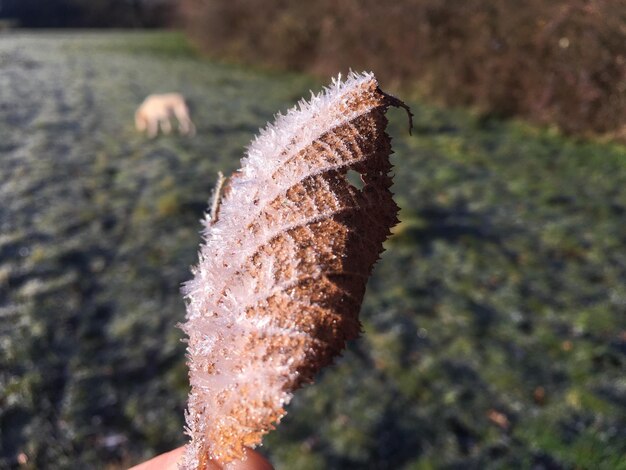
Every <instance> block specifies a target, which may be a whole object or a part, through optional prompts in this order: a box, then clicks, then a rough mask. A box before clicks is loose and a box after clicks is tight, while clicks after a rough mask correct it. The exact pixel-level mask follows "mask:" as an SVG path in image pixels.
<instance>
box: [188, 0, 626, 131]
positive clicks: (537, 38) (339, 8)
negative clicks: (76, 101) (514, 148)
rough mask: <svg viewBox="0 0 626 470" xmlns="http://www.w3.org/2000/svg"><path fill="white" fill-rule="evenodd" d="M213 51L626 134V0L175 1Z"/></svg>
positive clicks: (570, 127) (575, 127)
mask: <svg viewBox="0 0 626 470" xmlns="http://www.w3.org/2000/svg"><path fill="white" fill-rule="evenodd" d="M179 14H180V16H181V19H182V22H183V25H184V27H185V28H186V30H187V31H188V33H189V34H190V36H191V37H192V38H193V39H194V40H195V41H196V43H197V44H199V45H200V46H201V47H203V48H204V49H205V50H206V51H207V52H209V53H210V54H213V55H216V56H219V57H224V58H227V59H235V60H239V61H244V62H248V63H258V64H263V65H268V66H272V67H281V68H290V69H297V70H307V71H312V72H314V73H316V74H321V75H330V74H336V73H337V72H338V71H342V70H346V69H348V68H353V69H355V70H360V69H371V70H374V71H375V72H376V74H377V75H378V77H379V78H380V79H381V80H382V81H383V82H385V84H386V86H387V87H389V84H390V82H392V83H391V84H392V85H393V86H397V85H410V86H414V85H415V84H417V86H418V87H419V89H420V90H421V91H423V92H424V93H426V94H428V95H430V96H432V97H435V98H437V99H438V100H440V101H442V102H444V103H445V104H448V105H471V106H475V107H476V108H477V109H479V110H480V111H482V112H484V113H487V114H495V115H499V116H512V115H521V116H523V117H526V118H528V119H530V120H532V121H535V122H538V123H541V124H552V123H555V124H557V125H558V126H559V127H560V128H561V129H563V130H564V131H566V132H568V133H578V134H589V133H608V134H610V135H612V136H614V137H620V138H626V0H596V1H585V0H547V1H546V0H527V1H526V2H518V1H516V0H499V1H496V2H491V1H488V0H433V1H423V0H397V1H394V2H381V1H377V0H343V1H341V2H335V1H333V0H320V1H317V2H299V1H296V0H293V1H290V0H180V2H179Z"/></svg>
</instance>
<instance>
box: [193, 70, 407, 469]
mask: <svg viewBox="0 0 626 470" xmlns="http://www.w3.org/2000/svg"><path fill="white" fill-rule="evenodd" d="M389 106H402V107H405V108H406V106H405V105H404V104H403V103H402V102H401V101H399V100H397V99H396V98H393V97H391V96H389V95H386V94H385V93H383V92H382V91H381V90H380V89H379V88H378V84H377V82H376V79H375V77H374V76H373V74H371V73H364V74H350V76H349V77H348V78H347V80H346V81H344V82H342V81H341V80H340V78H339V79H335V80H333V82H332V84H331V85H330V86H329V87H328V88H326V89H325V90H324V92H323V93H320V94H318V95H312V97H311V99H310V101H308V102H306V101H300V102H299V103H298V105H297V107H294V108H293V109H291V110H290V111H289V112H288V113H287V114H286V115H280V114H279V115H277V116H276V120H275V122H274V123H273V124H268V126H267V127H266V128H265V129H263V130H262V131H261V132H260V134H259V136H258V137H256V138H255V139H254V141H253V142H252V143H251V145H250V146H249V148H248V151H247V155H246V156H245V157H244V158H243V159H242V162H241V169H240V170H239V171H238V172H237V173H235V175H234V176H233V177H231V178H230V180H229V181H228V182H227V183H226V184H225V187H224V189H223V191H222V194H220V192H219V190H218V191H217V194H216V196H215V197H216V199H214V203H213V204H212V207H211V214H210V216H208V217H207V219H206V220H205V222H204V223H205V228H204V232H203V235H204V239H205V242H204V244H203V245H202V246H201V248H200V253H199V263H198V265H197V266H196V267H195V268H194V271H193V272H194V275H195V276H194V278H193V279H192V280H191V281H189V282H187V283H186V284H185V286H184V288H183V293H184V295H185V297H186V300H187V317H186V322H185V324H184V325H183V329H184V331H185V333H186V334H187V335H188V337H189V342H188V364H189V370H190V372H189V377H190V382H191V392H190V394H189V403H188V411H187V414H186V418H187V433H188V434H189V436H190V438H191V442H190V443H189V444H188V446H187V451H186V455H185V460H184V463H183V464H182V467H183V468H188V469H202V468H205V467H206V466H207V462H209V461H210V460H215V461H217V462H220V463H228V462H230V461H232V460H236V459H241V458H242V457H243V447H244V446H251V447H254V446H256V445H258V444H260V442H261V439H262V436H263V435H264V434H266V433H267V432H269V431H270V430H272V429H273V428H274V425H275V424H276V423H278V422H279V421H280V419H281V418H282V417H283V416H284V415H285V410H284V406H286V405H287V404H288V403H289V401H290V400H291V397H292V393H293V391H294V390H295V389H297V388H298V387H300V386H302V385H303V384H305V383H307V382H311V381H312V380H313V377H314V376H315V374H316V373H317V372H318V371H319V370H320V368H322V367H323V366H325V365H327V364H329V363H330V362H332V360H333V358H334V357H335V356H337V355H338V354H339V353H340V352H341V350H342V349H344V347H345V343H346V341H347V340H349V339H353V338H356V337H357V336H358V335H359V331H360V323H359V320H358V313H359V310H360V308H361V302H362V300H363V295H364V293H365V285H366V283H367V279H368V277H369V275H370V272H371V270H372V267H373V265H374V263H375V262H376V260H377V259H378V257H379V255H380V253H381V252H382V250H383V248H382V244H383V242H384V241H385V239H386V238H387V237H388V235H389V233H390V232H389V230H390V228H391V227H392V226H393V225H395V223H396V222H397V218H396V215H397V211H398V208H397V206H396V204H395V203H394V201H393V199H392V194H391V192H390V190H389V187H390V186H391V183H392V181H391V177H390V176H389V171H390V169H391V164H390V162H389V155H390V153H391V143H390V138H389V136H388V135H387V134H386V133H385V128H386V126H387V118H386V117H385V113H386V111H387V109H388V107H389ZM406 109H407V111H408V108H406ZM409 116H410V113H409ZM348 171H350V172H351V173H354V172H357V173H358V174H359V175H360V178H361V181H362V184H358V186H359V188H360V189H359V188H357V187H356V186H355V185H352V184H351V183H350V181H349V179H348V178H347V173H348Z"/></svg>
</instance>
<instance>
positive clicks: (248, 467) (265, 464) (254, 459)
mask: <svg viewBox="0 0 626 470" xmlns="http://www.w3.org/2000/svg"><path fill="white" fill-rule="evenodd" d="M224 470H274V467H273V466H272V464H271V463H269V461H268V460H267V459H266V458H265V457H263V456H262V455H261V454H259V453H258V452H257V451H255V450H252V449H246V458H245V459H244V460H238V461H235V462H231V463H229V464H227V465H224Z"/></svg>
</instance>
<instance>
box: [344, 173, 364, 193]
mask: <svg viewBox="0 0 626 470" xmlns="http://www.w3.org/2000/svg"><path fill="white" fill-rule="evenodd" d="M346 179H347V180H348V183H350V184H351V185H352V186H354V187H355V188H356V189H358V190H359V191H361V190H362V189H363V187H364V186H365V183H363V179H362V178H361V173H359V172H358V171H355V170H348V172H347V173H346Z"/></svg>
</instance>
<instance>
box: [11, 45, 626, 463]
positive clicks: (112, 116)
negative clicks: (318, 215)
mask: <svg viewBox="0 0 626 470" xmlns="http://www.w3.org/2000/svg"><path fill="white" fill-rule="evenodd" d="M320 85H321V83H319V82H317V81H316V80H314V79H312V78H310V77H307V76H303V75H296V74H278V73H274V74H270V73H266V72H259V71H256V70H254V69H249V68H242V67H234V66H229V65H223V64H219V63H214V62H209V61H206V60H203V59H199V58H197V57H196V56H195V54H194V53H193V51H192V50H190V49H189V48H188V47H187V45H186V43H185V42H184V41H183V40H182V39H181V37H180V36H178V35H175V34H169V33H168V34H165V33H141V34H138V33H137V34H131V33H123V34H122V33H109V34H103V33H97V34H96V33H80V34H74V35H71V34H60V33H45V34H44V33H42V34H26V33H21V34H11V35H4V36H2V38H1V39H0V196H1V200H2V204H1V205H0V468H12V467H16V466H17V465H18V463H17V462H18V459H19V460H21V461H22V462H25V461H27V462H26V463H25V464H24V466H25V468H55V469H56V468H103V467H107V468H118V467H123V466H124V465H128V464H131V463H135V462H137V461H139V460H141V459H144V458H146V457H148V456H150V455H152V454H154V453H156V452H161V451H165V450H168V449H170V448H172V447H174V446H176V445H179V444H181V443H182V442H183V435H182V428H183V411H182V410H183V408H184V403H185V399H186V393H187V388H186V387H187V382H186V374H187V372H186V367H185V364H184V344H182V343H181V342H180V339H181V338H182V334H181V332H180V331H179V330H178V329H176V328H175V324H176V323H177V322H179V321H181V320H182V318H183V316H184V304H183V302H182V299H181V297H180V295H179V292H178V288H179V285H180V283H181V282H182V281H184V280H186V279H188V278H189V277H190V274H189V265H190V264H192V263H194V262H195V257H196V250H197V247H198V244H199V241H200V240H199V235H198V231H199V228H200V225H199V222H198V220H199V219H200V217H201V216H202V213H203V211H204V209H205V207H206V201H207V199H208V198H209V195H210V192H211V186H212V184H213V182H214V181H215V178H216V173H217V171H219V170H222V171H224V172H225V173H228V172H230V171H232V170H233V169H235V168H236V167H237V166H238V159H239V157H240V156H241V155H242V153H243V148H244V146H245V145H246V144H247V143H248V142H249V140H250V139H251V138H252V136H253V134H254V133H255V132H256V130H257V128H258V127H260V126H262V125H263V124H264V123H265V122H266V121H267V120H268V119H271V117H272V115H273V114H274V113H275V112H276V111H278V110H285V109H286V108H287V107H289V106H291V105H293V104H294V103H295V101H296V100H297V99H298V98H300V97H301V96H303V95H307V94H308V90H309V89H310V88H313V89H319V87H320ZM384 85H385V83H382V86H383V88H384ZM160 91H161V92H162V91H180V92H182V93H183V94H184V95H185V96H187V97H188V99H189V101H190V104H191V108H192V115H193V118H194V121H195V123H196V125H197V128H198V132H197V136H196V137H195V138H194V139H185V138H180V137H177V136H172V137H160V138H158V139H156V140H153V141H149V140H147V139H145V138H143V137H142V136H140V135H138V134H137V133H136V132H135V131H134V129H133V122H132V116H133V112H134V109H135V108H136V106H137V105H138V104H139V103H140V102H141V100H142V99H143V98H144V97H145V96H146V95H147V94H149V93H154V92H160ZM411 104H412V107H413V111H414V112H415V115H416V117H415V121H416V132H414V136H413V137H409V136H408V134H407V131H406V120H405V116H404V115H403V113H402V112H394V111H392V112H390V117H391V119H392V123H391V127H390V132H391V134H392V135H393V136H394V144H395V150H396V154H395V156H394V162H395V164H396V171H395V172H396V176H395V181H396V183H395V186H394V190H395V192H396V194H397V200H398V202H399V204H400V206H401V207H402V212H401V216H400V218H401V220H402V222H401V224H400V225H399V226H398V227H397V228H396V229H395V234H394V236H393V237H392V238H391V239H390V241H389V242H388V244H387V248H388V251H387V252H386V253H385V255H384V256H383V259H382V261H381V262H380V263H379V264H378V266H377V268H376V270H375V274H374V277H373V279H372V280H371V282H370V285H369V291H368V294H367V296H366V303H365V305H364V308H363V314H362V318H363V323H364V331H365V335H364V337H363V338H361V339H360V340H359V341H356V342H354V343H353V344H352V345H351V347H350V349H349V350H348V351H347V352H346V354H345V355H344V357H343V358H342V359H341V360H339V361H338V363H337V365H336V366H335V367H333V368H330V369H328V370H326V371H324V372H323V373H322V375H321V377H320V379H319V382H318V383H317V384H316V385H314V386H310V387H308V388H306V389H305V390H303V391H301V392H300V393H298V394H297V396H296V399H295V400H294V402H293V404H292V406H291V407H290V414H289V415H288V416H287V418H286V419H285V420H284V422H283V423H282V424H281V425H280V427H279V428H278V430H277V431H276V432H274V433H273V434H271V435H270V436H268V438H267V440H266V445H265V447H264V448H263V449H265V450H266V451H267V453H268V455H269V456H270V458H271V459H272V461H273V462H274V464H275V465H276V467H277V469H318V468H329V469H340V468H341V469H347V468H364V469H368V468H370V469H403V468H404V469H428V468H537V469H539V468H545V469H548V468H550V469H552V468H557V469H558V468H565V469H569V468H589V469H619V468H622V469H624V468H626V459H625V456H626V378H625V374H624V372H625V370H626V367H625V366H626V282H625V281H626V249H625V248H626V232H625V230H624V227H625V226H626V149H625V148H624V147H623V146H618V145H609V144H598V143H593V142H576V141H573V140H568V139H565V138H562V137H560V136H558V135H557V134H555V133H550V132H546V131H540V130H537V129H535V128H533V127H530V126H528V125H525V124H523V123H517V122H512V123H511V122H508V123H505V122H501V121H496V120H485V119H477V118H475V117H473V116H472V115H470V114H468V113H466V112H464V111H449V110H442V109H438V108H433V107H429V106H425V105H423V104H421V103H411Z"/></svg>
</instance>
